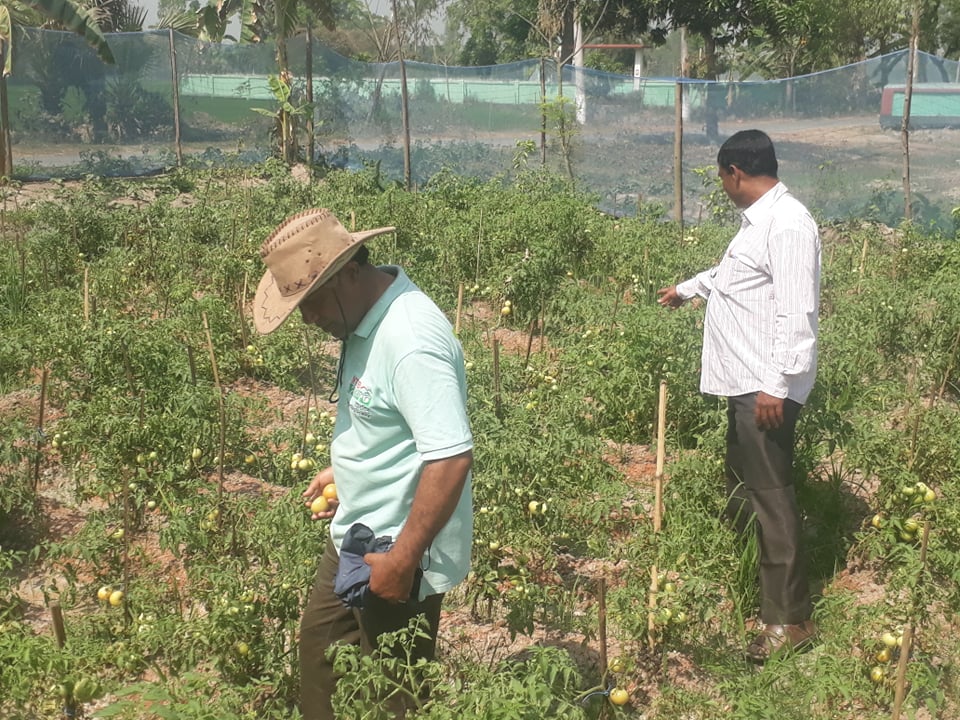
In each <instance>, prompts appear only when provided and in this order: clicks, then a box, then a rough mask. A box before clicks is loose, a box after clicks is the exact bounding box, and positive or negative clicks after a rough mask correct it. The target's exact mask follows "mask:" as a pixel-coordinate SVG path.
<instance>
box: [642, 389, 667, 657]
mask: <svg viewBox="0 0 960 720" xmlns="http://www.w3.org/2000/svg"><path fill="white" fill-rule="evenodd" d="M666 426H667V381H666V380H661V381H660V403H659V408H658V411H657V471H656V475H655V478H654V499H653V532H654V534H655V535H657V534H659V533H660V528H661V526H662V520H663V518H662V515H663V466H664V458H665V456H666ZM659 586H660V583H659V578H658V573H657V565H656V563H654V564H653V565H652V566H651V568H650V597H649V602H648V607H649V611H650V612H649V614H648V616H647V630H648V633H647V634H648V638H649V645H650V649H651V650H653V649H654V648H655V647H656V644H657V628H656V623H655V622H654V617H653V615H654V612H653V611H654V610H655V609H656V607H657V591H658V590H659Z"/></svg>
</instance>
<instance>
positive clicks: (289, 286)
mask: <svg viewBox="0 0 960 720" xmlns="http://www.w3.org/2000/svg"><path fill="white" fill-rule="evenodd" d="M395 229H396V228H393V227H382V228H377V229H375V230H365V231H363V232H350V231H348V230H347V229H346V228H345V227H344V226H343V225H342V224H341V223H340V221H339V220H337V217H336V216H335V215H334V214H333V213H332V212H330V211H329V210H327V209H326V208H312V209H310V210H304V211H303V212H299V213H297V214H296V215H292V216H291V217H288V218H287V219H286V220H284V221H283V222H282V223H280V225H279V226H278V227H277V229H276V230H274V231H273V232H272V233H270V237H268V238H267V239H266V240H265V241H264V243H263V245H262V246H261V248H260V257H261V258H262V259H263V263H264V265H266V266H267V271H266V272H265V273H264V274H263V277H262V278H260V284H259V285H258V286H257V294H256V296H255V297H254V301H253V324H254V326H255V327H256V328H257V332H259V333H260V334H261V335H266V334H267V333H271V332H273V331H274V330H276V329H277V328H278V327H280V325H282V324H283V321H284V320H286V319H287V318H288V317H289V316H290V313H292V312H293V311H294V310H295V309H296V308H297V306H298V305H299V304H300V303H301V302H302V301H303V299H304V298H305V297H306V296H307V295H309V294H310V293H311V292H313V291H314V290H316V289H317V288H318V287H320V286H321V285H323V283H325V282H326V281H327V280H329V279H330V278H332V277H333V276H334V275H335V274H336V272H337V271H338V270H340V268H342V267H343V266H344V265H346V264H347V262H349V260H350V258H352V257H353V255H354V254H355V253H356V251H357V250H358V249H359V247H360V245H361V244H362V243H363V242H364V241H366V240H369V239H370V238H372V237H374V236H375V235H381V234H383V233H387V232H392V231H393V230H395Z"/></svg>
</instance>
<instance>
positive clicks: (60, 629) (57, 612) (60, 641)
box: [50, 600, 67, 648]
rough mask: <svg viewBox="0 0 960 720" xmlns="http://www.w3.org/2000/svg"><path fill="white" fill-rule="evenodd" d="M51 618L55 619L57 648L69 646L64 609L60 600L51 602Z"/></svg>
mask: <svg viewBox="0 0 960 720" xmlns="http://www.w3.org/2000/svg"><path fill="white" fill-rule="evenodd" d="M50 617H51V618H52V619H53V634H54V635H55V636H56V638H57V647H60V648H62V647H63V646H64V645H66V644H67V628H66V626H65V625H64V623H63V609H62V608H61V607H60V601H59V600H51V601H50Z"/></svg>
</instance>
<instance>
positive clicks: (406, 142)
mask: <svg viewBox="0 0 960 720" xmlns="http://www.w3.org/2000/svg"><path fill="white" fill-rule="evenodd" d="M393 31H394V32H395V33H396V36H397V60H398V61H399V62H400V120H401V122H402V124H403V186H404V187H405V188H406V189H407V190H410V188H411V187H412V186H413V183H412V180H411V176H412V174H413V173H412V168H411V167H410V102H409V100H410V98H409V95H408V93H407V66H406V65H405V64H404V61H403V41H402V39H401V36H400V14H399V13H398V12H397V0H393Z"/></svg>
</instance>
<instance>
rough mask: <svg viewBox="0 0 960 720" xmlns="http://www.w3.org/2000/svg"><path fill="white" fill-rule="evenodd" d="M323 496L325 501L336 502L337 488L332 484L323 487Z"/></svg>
mask: <svg viewBox="0 0 960 720" xmlns="http://www.w3.org/2000/svg"><path fill="white" fill-rule="evenodd" d="M323 496H324V497H325V498H326V499H327V500H336V499H337V486H336V485H335V484H334V483H330V484H329V485H324V486H323Z"/></svg>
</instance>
